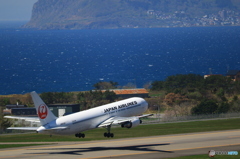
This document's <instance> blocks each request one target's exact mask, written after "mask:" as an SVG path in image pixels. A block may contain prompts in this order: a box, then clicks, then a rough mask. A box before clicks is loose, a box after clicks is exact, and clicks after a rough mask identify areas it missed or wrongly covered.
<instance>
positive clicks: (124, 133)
mask: <svg viewBox="0 0 240 159" xmlns="http://www.w3.org/2000/svg"><path fill="white" fill-rule="evenodd" d="M239 122H240V119H224V120H210V121H194V122H182V123H167V124H151V125H139V126H138V127H135V128H132V129H126V128H119V127H118V128H112V132H113V133H115V136H114V139H120V138H132V137H146V136H155V135H168V134H181V133H192V132H206V131H218V130H230V129H240V125H239ZM149 130H150V131H149ZM104 132H106V130H105V129H103V128H99V129H94V130H89V131H86V132H85V134H86V138H84V139H82V138H81V139H78V138H76V137H75V136H74V135H69V136H57V135H53V136H52V137H50V136H49V135H43V134H37V133H33V134H16V135H13V134H12V135H0V142H26V139H28V140H27V141H28V142H56V141H92V140H111V139H107V138H104V137H103V133H104Z"/></svg>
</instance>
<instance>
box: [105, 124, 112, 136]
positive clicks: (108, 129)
mask: <svg viewBox="0 0 240 159" xmlns="http://www.w3.org/2000/svg"><path fill="white" fill-rule="evenodd" d="M106 129H107V131H108V132H105V133H104V134H103V136H104V137H108V138H109V137H114V134H113V133H110V129H111V125H109V126H107V127H106Z"/></svg>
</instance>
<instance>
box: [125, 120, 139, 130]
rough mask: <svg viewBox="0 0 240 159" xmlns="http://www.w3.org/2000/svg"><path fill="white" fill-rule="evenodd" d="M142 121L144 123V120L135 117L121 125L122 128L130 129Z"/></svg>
mask: <svg viewBox="0 0 240 159" xmlns="http://www.w3.org/2000/svg"><path fill="white" fill-rule="evenodd" d="M141 123H142V120H140V119H134V120H131V121H127V122H125V123H123V124H122V125H121V126H122V128H128V129H129V128H134V127H136V126H138V125H139V124H141Z"/></svg>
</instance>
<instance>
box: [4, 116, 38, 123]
mask: <svg viewBox="0 0 240 159" xmlns="http://www.w3.org/2000/svg"><path fill="white" fill-rule="evenodd" d="M4 118H8V119H20V120H25V121H30V122H36V123H40V121H39V118H38V117H19V116H4Z"/></svg>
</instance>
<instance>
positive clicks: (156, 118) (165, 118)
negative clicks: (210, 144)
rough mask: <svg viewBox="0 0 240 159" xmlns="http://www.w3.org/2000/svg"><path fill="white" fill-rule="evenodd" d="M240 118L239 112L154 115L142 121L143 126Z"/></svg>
mask: <svg viewBox="0 0 240 159" xmlns="http://www.w3.org/2000/svg"><path fill="white" fill-rule="evenodd" d="M230 118H240V112H236V113H223V114H206V115H184V116H169V115H165V114H160V115H159V114H154V115H153V116H152V117H150V118H145V119H143V123H144V124H151V123H153V124H156V123H167V122H184V121H199V120H214V119H230Z"/></svg>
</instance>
